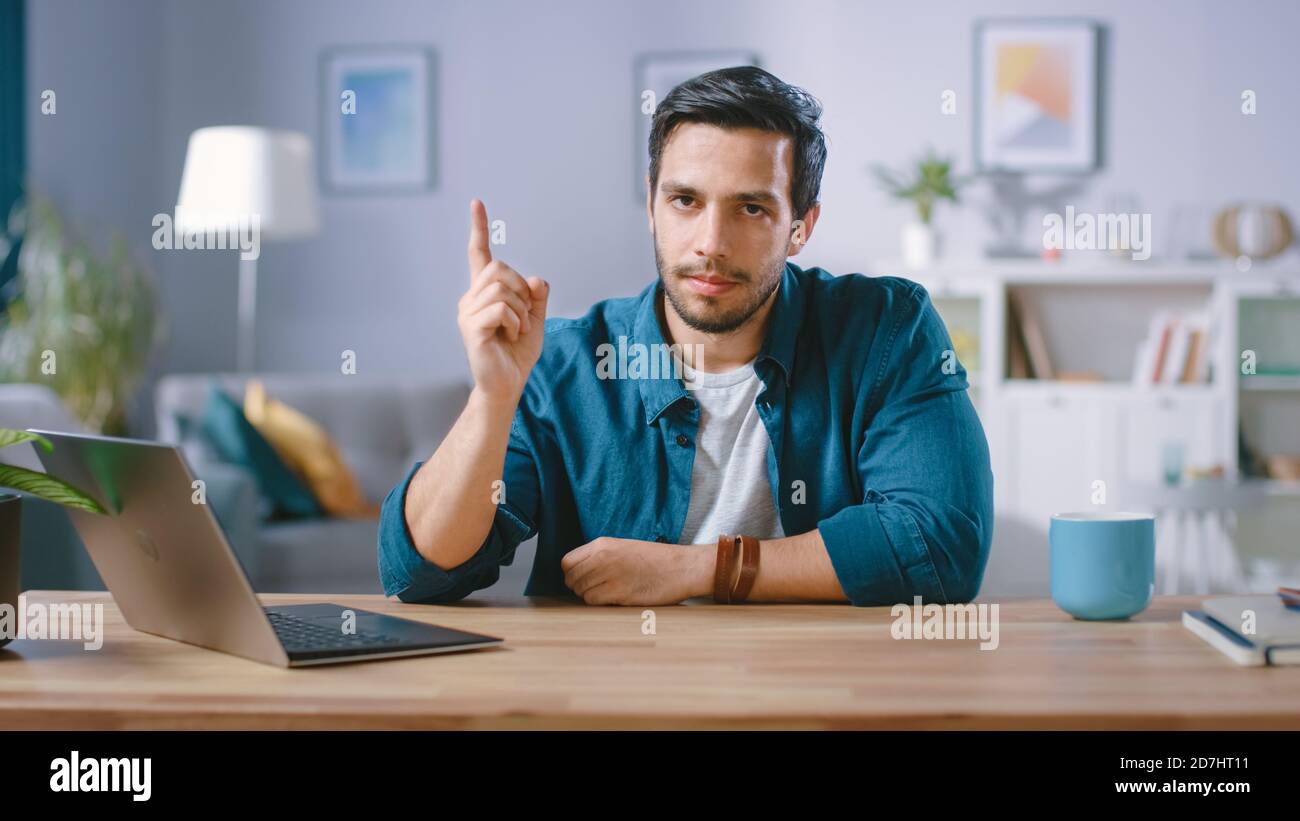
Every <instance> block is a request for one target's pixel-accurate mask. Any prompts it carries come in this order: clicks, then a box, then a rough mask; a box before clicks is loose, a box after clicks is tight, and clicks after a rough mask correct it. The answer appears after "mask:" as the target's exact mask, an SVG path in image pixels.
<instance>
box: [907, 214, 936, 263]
mask: <svg viewBox="0 0 1300 821" xmlns="http://www.w3.org/2000/svg"><path fill="white" fill-rule="evenodd" d="M938 250H939V238H938V236H937V235H936V234H935V232H934V228H932V227H930V226H929V225H926V224H925V223H923V222H909V223H907V224H906V225H904V226H903V264H904V265H905V266H907V267H908V268H912V269H916V268H927V267H929V266H930V265H931V264H933V263H934V259H935V256H937V254H938Z"/></svg>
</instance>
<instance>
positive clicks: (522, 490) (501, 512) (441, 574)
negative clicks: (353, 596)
mask: <svg viewBox="0 0 1300 821" xmlns="http://www.w3.org/2000/svg"><path fill="white" fill-rule="evenodd" d="M517 433H518V426H515V428H514V429H513V430H512V436H511V444H510V446H509V448H508V449H507V452H506V461H505V470H504V471H503V477H504V478H503V481H504V491H505V494H506V496H505V499H503V500H502V501H501V503H500V504H498V505H497V511H496V515H495V517H494V518H493V521H492V529H491V530H490V531H489V532H488V535H487V538H486V539H484V540H483V544H482V545H481V546H480V547H479V549H478V550H477V551H476V552H475V553H474V555H473V556H471V557H470V558H469V559H467V560H466V561H465V562H463V563H461V564H460V565H457V566H456V567H453V568H451V569H450V570H444V569H443V568H441V567H439V566H438V565H436V564H434V563H433V562H430V561H428V560H427V559H425V558H424V557H423V556H421V555H420V553H419V551H418V550H416V548H415V542H414V541H413V540H412V538H411V531H410V528H409V527H408V526H407V524H406V493H407V490H408V489H409V488H410V486H411V480H412V479H413V478H414V477H415V473H416V471H418V470H419V469H420V465H422V464H424V463H423V462H416V463H415V465H414V466H413V467H412V468H411V469H410V470H409V471H408V472H407V474H406V477H405V478H404V479H403V480H402V481H401V483H400V484H398V485H397V486H396V487H394V488H393V489H392V490H391V491H390V492H389V494H388V496H387V497H386V498H385V499H384V503H383V505H382V507H381V509H380V513H379V551H378V552H379V579H380V581H381V582H382V584H383V587H384V595H387V596H396V597H397V598H399V599H401V600H402V601H404V602H420V603H425V604H440V603H446V602H452V601H458V600H460V599H463V598H465V597H466V596H468V595H469V594H470V593H473V592H474V591H475V590H481V589H483V588H485V587H489V586H491V585H493V584H495V583H496V581H497V580H498V579H499V578H500V575H501V565H503V564H504V565H508V564H510V563H511V562H513V561H514V556H515V551H516V549H517V548H518V547H519V544H520V543H521V542H523V541H524V540H526V539H529V538H532V536H533V535H535V534H536V532H537V530H536V526H535V524H534V519H535V515H530V514H528V513H526V512H525V511H529V510H534V509H535V507H536V499H537V479H536V472H535V469H534V465H533V462H532V459H531V457H530V456H529V455H528V452H527V449H526V447H524V446H523V445H522V443H521V442H520V441H519V439H518V438H517V437H516V434H517ZM506 500H512V501H511V503H507V501H506Z"/></svg>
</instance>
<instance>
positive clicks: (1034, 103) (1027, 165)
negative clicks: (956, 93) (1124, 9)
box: [974, 19, 1101, 173]
mask: <svg viewBox="0 0 1300 821" xmlns="http://www.w3.org/2000/svg"><path fill="white" fill-rule="evenodd" d="M1099 35H1100V30H1099V28H1098V26H1097V24H1096V23H1093V22H1091V21H1088V20H1069V19H1060V20H981V21H978V22H976V24H975V49H974V54H975V107H974V110H975V165H976V167H977V168H978V169H979V170H981V171H1012V172H1028V173H1032V172H1048V173H1086V172H1090V171H1093V170H1094V169H1096V168H1097V166H1098V164H1099V148H1100V147H1099V144H1098V143H1099V140H1100V126H1099V122H1100V110H1101V109H1100V99H1099V98H1100V85H1101V83H1100V80H1101V71H1100V65H1099V57H1098V41H1099Z"/></svg>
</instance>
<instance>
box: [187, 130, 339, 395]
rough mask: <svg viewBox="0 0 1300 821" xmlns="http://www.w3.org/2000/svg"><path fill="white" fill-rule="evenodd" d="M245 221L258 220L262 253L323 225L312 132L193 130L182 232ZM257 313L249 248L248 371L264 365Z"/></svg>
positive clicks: (243, 269) (240, 352) (244, 351)
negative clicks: (272, 244) (263, 246)
mask: <svg viewBox="0 0 1300 821" xmlns="http://www.w3.org/2000/svg"><path fill="white" fill-rule="evenodd" d="M254 215H255V216H256V219H255V220H254V219H253V217H254ZM241 225H243V226H248V225H256V226H257V228H258V249H259V253H260V246H261V243H262V242H265V241H268V240H269V241H272V242H278V241H281V240H293V239H302V238H304V237H309V236H311V235H313V234H315V233H316V232H317V231H318V230H319V229H320V217H319V214H318V210H317V202H316V165H315V162H314V161H313V159H312V147H311V140H309V139H308V138H307V136H306V135H304V134H300V133H298V132H296V131H279V130H275V129H268V128H255V127H252V126H213V127H210V128H200V129H199V130H197V131H195V132H194V133H193V134H191V135H190V141H189V147H188V148H187V150H186V152H185V171H184V172H183V173H182V174H181V190H180V194H179V196H178V197H177V199H176V219H175V227H176V232H177V234H178V236H179V235H184V234H188V233H199V234H204V235H205V236H214V237H215V236H217V235H219V234H220V232H226V236H227V237H229V236H230V233H229V232H230V231H231V230H232V226H241ZM235 230H238V229H237V228H236V229H235ZM204 247H209V246H206V245H205V246H204ZM227 247H238V245H237V243H236V244H235V245H234V246H230V245H229V244H228V245H227ZM256 320H257V259H256V258H253V259H244V258H243V254H241V255H240V260H239V305H238V323H239V324H238V336H237V338H236V346H237V352H236V357H235V360H236V363H237V366H238V369H239V370H240V371H242V372H249V371H252V370H254V369H255V367H256V350H255V343H256Z"/></svg>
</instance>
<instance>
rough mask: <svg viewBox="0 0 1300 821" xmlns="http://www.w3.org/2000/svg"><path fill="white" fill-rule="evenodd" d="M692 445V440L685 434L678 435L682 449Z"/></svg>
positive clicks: (678, 441) (678, 442)
mask: <svg viewBox="0 0 1300 821" xmlns="http://www.w3.org/2000/svg"><path fill="white" fill-rule="evenodd" d="M690 443H691V440H690V439H687V438H686V435H685V434H683V433H679V434H677V444H679V445H681V446H682V447H686V446H687V445H689V444H690Z"/></svg>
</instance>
